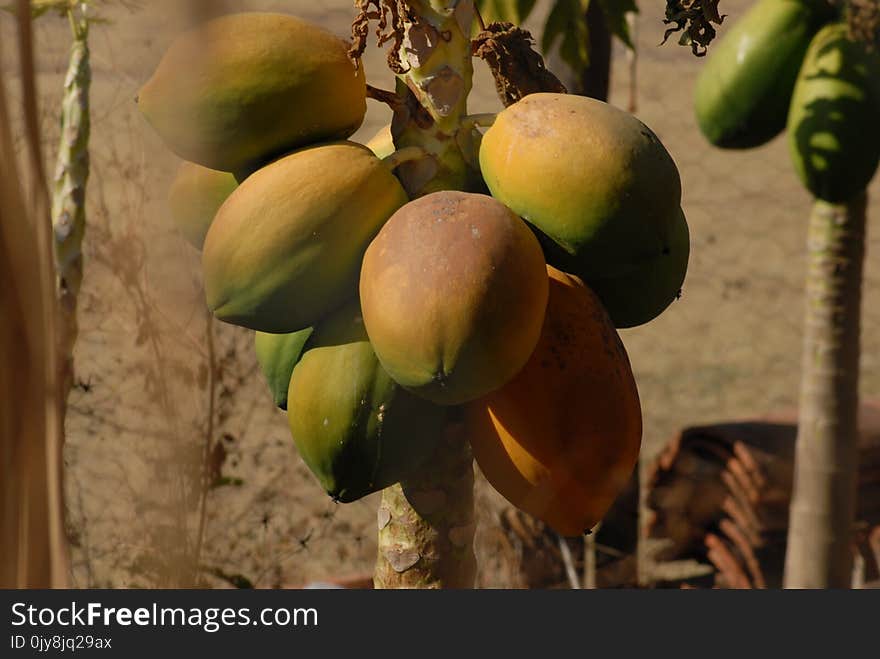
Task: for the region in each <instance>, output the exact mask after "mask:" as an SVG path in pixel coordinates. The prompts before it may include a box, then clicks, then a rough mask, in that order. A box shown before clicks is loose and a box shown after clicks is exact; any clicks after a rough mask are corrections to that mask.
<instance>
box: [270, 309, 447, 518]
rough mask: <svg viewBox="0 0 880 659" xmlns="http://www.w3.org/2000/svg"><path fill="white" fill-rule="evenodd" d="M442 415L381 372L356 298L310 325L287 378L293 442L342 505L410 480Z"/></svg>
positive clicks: (429, 451)
mask: <svg viewBox="0 0 880 659" xmlns="http://www.w3.org/2000/svg"><path fill="white" fill-rule="evenodd" d="M445 415H446V411H445V408H442V407H439V406H437V405H433V404H431V403H429V402H428V401H426V400H423V399H421V398H419V397H417V396H415V395H413V394H411V393H409V392H408V391H406V390H405V389H403V388H401V387H400V386H398V385H397V384H395V382H394V381H393V380H392V379H391V378H390V377H389V376H388V374H387V373H386V372H385V371H384V370H383V368H382V366H381V364H380V363H379V360H378V359H376V354H375V353H374V352H373V349H372V347H371V346H370V342H369V340H368V339H367V335H366V332H365V331H364V326H363V320H362V318H361V315H360V309H359V305H358V303H357V301H355V302H353V303H351V304H348V305H346V306H345V307H343V308H342V309H341V310H340V311H338V312H336V313H334V314H333V315H332V316H330V317H329V318H328V319H327V320H326V321H325V322H324V323H322V324H321V325H319V326H318V327H317V328H316V329H315V333H314V334H313V335H312V337H311V339H310V340H309V342H308V343H307V345H306V351H305V353H304V354H303V356H302V358H301V359H300V361H299V363H298V364H297V365H296V367H295V368H294V370H293V375H292V377H291V379H290V389H289V392H288V420H289V424H290V431H291V434H292V436H293V441H294V443H295V444H296V447H297V450H298V451H299V454H300V456H301V457H302V458H303V460H304V461H305V463H306V465H308V467H309V469H311V471H312V472H313V473H314V474H315V476H316V477H317V478H318V481H319V482H320V483H321V486H322V487H323V488H324V490H325V491H326V492H327V494H328V495H330V496H331V497H333V498H334V499H335V500H337V501H340V502H342V503H349V502H352V501H356V500H357V499H360V498H361V497H364V496H366V495H368V494H371V493H373V492H377V491H379V490H381V489H384V488H386V487H388V486H390V485H393V484H394V483H396V482H398V481H400V480H404V479H406V478H408V477H409V476H410V475H411V474H412V473H413V471H414V470H415V469H416V468H418V467H419V466H421V465H422V463H424V461H425V460H426V459H427V458H428V457H429V456H430V455H431V454H432V453H433V451H434V450H435V448H436V446H437V443H438V441H439V440H440V437H441V433H442V431H443V427H444V421H445Z"/></svg>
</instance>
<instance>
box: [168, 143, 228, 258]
mask: <svg viewBox="0 0 880 659" xmlns="http://www.w3.org/2000/svg"><path fill="white" fill-rule="evenodd" d="M237 187H238V183H237V182H236V180H235V177H234V176H233V175H232V174H230V173H229V172H219V171H217V170H215V169H208V168H207V167H202V166H201V165H197V164H196V163H193V162H188V161H186V160H184V161H183V162H182V163H181V164H180V167H179V168H178V170H177V175H176V176H175V177H174V181H172V183H171V188H170V189H169V191H168V205H169V206H170V207H171V219H172V220H173V221H174V224H175V225H176V226H177V228H178V229H179V230H180V232H181V233H182V234H183V237H184V238H186V239H187V241H189V243H190V244H191V245H192V246H193V247H195V248H196V249H198V250H200V249H202V247H203V245H204V244H205V236H206V235H207V233H208V229H209V228H210V226H211V222H213V221H214V216H215V215H216V214H217V211H218V210H220V206H222V205H223V202H224V201H226V199H227V198H228V197H229V195H231V194H232V191H233V190H235V188H237Z"/></svg>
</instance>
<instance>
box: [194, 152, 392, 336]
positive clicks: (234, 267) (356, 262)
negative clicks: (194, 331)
mask: <svg viewBox="0 0 880 659" xmlns="http://www.w3.org/2000/svg"><path fill="white" fill-rule="evenodd" d="M406 202H407V197H406V193H405V192H404V190H403V187H402V186H401V185H400V183H399V182H398V180H397V179H396V178H395V177H394V175H393V174H392V173H391V171H390V170H389V169H388V168H387V167H386V166H385V165H383V164H382V161H380V160H379V159H378V158H376V156H374V155H373V154H372V153H371V152H370V151H369V149H367V148H366V147H364V146H362V145H360V144H355V143H353V142H335V143H329V144H324V145H321V146H315V147H307V148H305V149H301V150H299V151H295V152H293V153H291V154H290V155H287V156H285V157H284V158H281V159H279V160H276V161H275V162H272V163H270V164H269V165H267V166H265V167H263V168H261V169H259V170H257V171H256V172H255V173H254V174H252V175H251V176H249V177H248V178H247V179H245V181H244V182H243V183H242V184H241V185H240V186H239V187H238V188H237V189H236V190H235V192H233V193H232V195H230V197H229V199H227V200H226V203H224V204H223V206H222V207H221V208H220V210H219V211H218V213H217V216H216V218H215V219H214V222H213V223H212V224H211V228H210V230H209V231H208V235H207V238H206V239H205V247H204V251H203V253H202V269H203V273H204V278H205V292H206V295H207V300H208V306H209V307H210V309H211V310H212V311H213V312H214V314H215V315H216V316H217V317H218V318H219V319H220V320H223V321H225V322H228V323H232V324H235V325H242V326H244V327H249V328H250V329H254V330H258V331H262V332H270V333H287V332H296V331H299V330H302V329H305V328H307V327H311V326H313V325H314V324H315V323H317V322H318V321H319V320H321V319H322V318H323V317H324V316H326V315H327V314H328V313H329V312H331V311H333V310H335V309H336V308H338V307H339V306H341V305H342V304H343V303H344V302H345V300H347V299H349V298H351V297H352V296H353V295H355V294H356V292H357V285H358V274H359V272H360V266H361V259H362V258H363V255H364V251H365V250H366V249H367V245H369V243H370V241H371V240H372V239H373V237H374V236H375V235H376V234H377V233H378V231H379V229H380V228H381V227H382V225H383V224H384V223H385V221H386V220H387V219H388V218H389V217H391V215H392V213H394V212H395V211H396V210H397V209H398V208H400V207H401V206H403V205H404V204H405V203H406Z"/></svg>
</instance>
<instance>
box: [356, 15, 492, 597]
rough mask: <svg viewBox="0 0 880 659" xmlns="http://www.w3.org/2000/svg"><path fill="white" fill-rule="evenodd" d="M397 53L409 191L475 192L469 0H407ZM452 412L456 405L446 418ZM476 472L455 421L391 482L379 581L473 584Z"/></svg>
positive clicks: (397, 127) (382, 514) (382, 510)
mask: <svg viewBox="0 0 880 659" xmlns="http://www.w3.org/2000/svg"><path fill="white" fill-rule="evenodd" d="M407 5H408V6H409V7H410V9H411V11H412V15H413V16H414V17H415V22H407V24H406V34H405V38H404V40H403V43H402V45H401V48H400V51H399V55H400V60H401V63H402V64H403V65H404V68H405V70H404V71H403V72H401V73H399V74H398V85H397V89H398V94H399V95H400V96H401V97H403V99H404V100H405V103H404V104H402V105H401V106H399V107H398V108H397V109H396V110H395V113H394V120H393V122H392V126H391V132H392V137H393V138H394V144H395V147H396V148H398V149H402V148H406V147H412V146H415V147H420V148H422V149H424V150H425V151H426V152H427V153H428V154H429V157H428V158H425V159H421V160H419V161H414V162H408V163H404V164H403V165H401V167H400V168H399V170H398V173H399V176H400V178H401V181H402V182H403V184H404V187H405V188H406V190H407V192H408V193H409V195H410V197H411V198H416V197H419V196H422V195H425V194H428V193H430V192H434V191H437V190H469V189H473V188H474V187H475V184H476V183H475V182H476V181H478V176H476V173H477V170H476V169H475V167H476V164H475V163H471V162H469V157H468V155H466V154H468V153H473V152H475V151H474V150H473V149H472V145H471V144H470V143H469V140H471V139H473V131H472V129H471V128H470V127H463V125H462V122H463V120H464V119H465V117H466V115H467V97H468V95H469V93H470V90H471V86H472V78H473V65H472V61H471V46H470V43H471V40H470V34H471V26H472V24H473V21H474V4H473V0H410V1H409V2H407ZM453 414H454V411H452V410H450V416H452V415H453ZM473 487H474V471H473V457H472V455H471V451H470V446H469V445H468V443H467V441H466V439H465V438H464V437H463V435H462V434H461V430H460V427H459V426H458V425H457V424H456V423H455V422H454V421H453V422H451V423H450V424H449V425H448V427H447V431H446V437H445V441H444V442H441V445H440V447H439V449H438V450H437V452H436V453H435V455H434V456H433V457H432V458H430V459H429V460H428V461H427V463H426V464H425V465H424V467H423V468H422V469H421V470H420V471H419V473H417V474H415V475H414V476H413V477H412V478H410V479H409V480H407V481H406V482H404V483H401V484H398V485H395V486H393V487H390V488H388V489H386V490H385V491H384V492H383V494H382V502H381V504H380V507H379V513H378V522H379V551H378V554H379V555H378V561H377V564H376V572H375V578H374V583H375V587H376V588H472V587H473V585H474V578H475V575H476V559H475V557H474V549H473V541H474V494H473Z"/></svg>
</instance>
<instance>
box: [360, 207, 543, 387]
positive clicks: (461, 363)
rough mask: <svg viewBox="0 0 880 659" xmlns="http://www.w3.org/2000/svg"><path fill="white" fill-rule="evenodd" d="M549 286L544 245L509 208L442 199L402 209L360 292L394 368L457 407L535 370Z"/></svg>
mask: <svg viewBox="0 0 880 659" xmlns="http://www.w3.org/2000/svg"><path fill="white" fill-rule="evenodd" d="M547 286H548V284H547V275H546V273H545V263H544V257H543V255H542V253H541V248H540V245H539V244H538V242H537V239H536V238H535V236H534V235H533V234H532V233H531V231H530V230H529V229H528V227H527V226H526V225H525V223H523V222H522V220H520V219H519V218H518V217H517V216H516V215H514V214H513V213H512V212H511V211H510V210H509V209H507V208H505V207H504V205H502V204H500V203H499V202H497V201H495V200H494V199H492V198H491V197H488V196H486V195H478V194H471V193H464V192H435V193H432V194H430V195H427V196H425V197H421V198H419V199H416V200H415V201H412V202H410V203H409V204H407V205H406V206H404V207H403V208H401V209H400V210H399V211H398V212H397V213H395V214H394V216H392V218H391V219H390V220H389V221H388V222H387V224H386V225H385V226H384V227H383V228H382V231H380V232H379V235H378V236H376V238H375V240H373V242H372V243H371V244H370V247H369V249H368V250H367V253H366V255H365V256H364V262H363V269H362V271H361V280H360V295H361V305H362V309H363V313H364V322H365V323H366V328H367V333H368V334H369V336H370V341H371V342H372V344H373V347H374V349H375V350H376V354H377V356H378V357H379V361H381V362H382V365H383V366H384V367H385V370H386V371H388V373H389V374H390V375H391V377H392V378H394V380H395V381H396V382H398V383H399V384H401V385H402V386H404V387H406V388H407V389H409V390H410V391H413V392H415V393H417V394H418V395H420V396H424V397H425V398H428V399H429V400H432V401H434V402H437V403H441V404H447V405H451V404H458V403H462V402H465V401H467V400H471V399H473V398H477V397H479V396H482V395H484V394H486V393H488V392H489V391H492V390H493V389H497V388H498V387H500V386H501V385H503V384H504V383H505V382H506V381H507V380H509V379H510V378H511V377H513V375H514V374H515V373H516V372H517V371H518V370H519V369H520V368H521V367H522V365H523V364H525V362H526V360H527V359H528V357H529V355H530V354H531V352H532V350H533V349H534V347H535V343H536V342H537V340H538V336H539V334H540V332H541V324H542V322H543V319H544V308H545V306H546V304H547Z"/></svg>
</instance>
